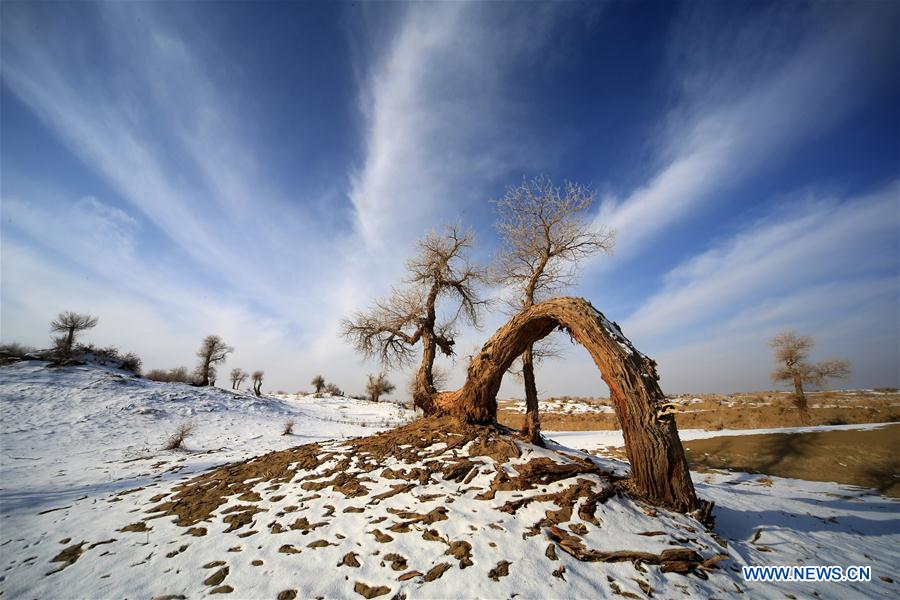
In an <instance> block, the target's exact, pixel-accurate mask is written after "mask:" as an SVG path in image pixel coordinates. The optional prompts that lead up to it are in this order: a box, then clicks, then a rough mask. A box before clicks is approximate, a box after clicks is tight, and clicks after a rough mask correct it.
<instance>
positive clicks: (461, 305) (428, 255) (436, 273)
mask: <svg viewBox="0 0 900 600" xmlns="http://www.w3.org/2000/svg"><path fill="white" fill-rule="evenodd" d="M472 242H473V236H472V234H471V233H463V232H461V231H460V229H459V227H457V226H454V227H449V228H448V229H447V230H446V231H445V232H444V234H443V235H440V234H437V233H430V234H428V235H427V236H425V238H423V239H421V240H419V242H418V247H419V253H418V255H416V256H414V257H413V258H412V259H410V260H409V262H407V266H406V269H407V272H408V277H407V280H406V283H407V284H408V285H407V287H405V288H403V289H395V290H394V291H393V292H392V293H391V295H390V296H389V297H388V298H387V299H384V300H379V301H377V302H375V304H374V306H373V307H372V308H371V309H370V310H369V311H368V312H364V313H356V314H355V315H353V318H351V319H348V320H344V321H343V322H342V323H341V327H342V334H343V335H344V337H346V338H347V339H348V340H350V341H351V342H352V343H353V345H354V346H355V347H356V349H357V351H359V352H360V353H362V354H363V355H365V356H368V357H374V358H378V359H379V360H380V361H381V364H382V366H383V367H385V368H386V367H390V366H392V365H394V364H407V363H408V362H409V361H411V360H412V358H413V355H414V354H413V348H414V347H415V345H416V344H418V343H419V342H421V343H422V360H421V363H420V365H419V371H418V373H417V375H416V392H415V394H414V396H413V399H414V402H415V405H416V406H417V407H419V408H420V409H422V411H424V412H425V413H426V414H431V413H433V412H434V411H435V410H436V407H435V406H434V395H435V393H436V389H435V386H434V375H433V367H434V359H435V357H436V356H437V352H438V350H440V351H441V352H442V353H443V354H444V355H446V356H452V355H453V346H454V344H455V339H454V338H455V337H456V331H455V327H456V325H457V322H458V321H459V320H460V319H462V320H464V321H466V322H468V323H469V324H471V325H474V326H476V327H477V326H478V324H479V317H480V314H481V312H482V309H483V308H485V307H486V306H487V305H488V304H489V301H488V300H485V299H482V298H481V296H480V295H479V292H478V286H479V285H480V284H481V283H484V282H485V281H486V279H487V273H486V272H485V270H484V269H482V268H479V267H477V266H474V265H472V264H471V263H470V262H469V260H468V257H467V252H468V249H469V248H470V247H471V246H472ZM441 299H447V300H452V301H454V303H455V304H456V305H457V306H456V308H455V309H454V310H450V311H448V313H447V317H446V318H444V319H442V320H439V319H438V303H439V300H441Z"/></svg>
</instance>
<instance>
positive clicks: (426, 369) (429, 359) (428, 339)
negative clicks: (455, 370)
mask: <svg viewBox="0 0 900 600" xmlns="http://www.w3.org/2000/svg"><path fill="white" fill-rule="evenodd" d="M436 346H437V345H436V344H435V340H434V336H433V335H432V333H431V332H430V331H427V330H425V331H422V362H421V363H420V364H419V372H418V373H416V391H415V393H414V394H413V403H414V404H415V406H416V408H420V409H422V412H424V413H425V414H426V415H431V414H434V412H435V410H436V408H435V405H434V394H435V389H434V374H433V369H434V358H435V353H436Z"/></svg>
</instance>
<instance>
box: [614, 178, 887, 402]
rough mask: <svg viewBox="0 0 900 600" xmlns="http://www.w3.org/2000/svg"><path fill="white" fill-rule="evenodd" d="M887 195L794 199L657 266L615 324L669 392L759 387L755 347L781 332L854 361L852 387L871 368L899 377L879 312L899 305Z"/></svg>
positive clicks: (761, 374)
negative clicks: (810, 338) (650, 290)
mask: <svg viewBox="0 0 900 600" xmlns="http://www.w3.org/2000/svg"><path fill="white" fill-rule="evenodd" d="M898 194H900V182H892V183H891V184H889V185H888V186H887V187H885V188H883V189H881V190H879V191H877V192H874V193H872V194H870V195H866V196H861V197H856V198H849V199H842V200H841V201H838V200H837V199H834V198H824V199H815V198H810V199H807V200H805V201H798V200H794V201H793V202H791V203H789V204H786V205H784V206H782V207H780V208H778V209H776V210H774V211H773V212H772V213H771V214H769V215H768V216H766V217H765V218H763V219H761V220H760V221H758V222H756V223H754V224H752V225H750V226H748V227H746V228H745V229H744V230H742V231H740V232H738V233H736V234H735V235H733V236H731V237H728V238H726V239H724V240H720V241H719V242H717V243H715V244H714V245H713V246H712V247H710V248H709V249H708V250H706V251H704V252H702V253H700V254H698V255H696V256H693V257H691V258H690V259H688V260H686V261H684V262H683V263H681V264H679V265H678V266H676V267H675V268H674V269H672V270H671V271H669V273H668V274H667V275H666V276H665V278H664V281H665V283H664V285H663V288H662V290H661V291H660V292H658V293H656V294H654V295H652V296H651V297H649V298H648V299H647V300H646V301H644V302H643V303H642V304H641V305H640V306H639V307H638V308H637V310H635V311H634V313H633V314H632V315H631V316H630V317H629V318H628V319H626V320H625V321H624V323H623V327H624V329H625V331H626V332H627V333H628V335H629V336H630V337H631V338H632V339H634V340H636V341H638V342H640V343H641V344H643V346H642V347H645V348H649V349H652V351H653V353H654V354H656V355H657V357H658V358H661V359H662V360H661V364H664V365H665V369H664V371H663V373H664V375H667V376H668V380H669V382H670V383H671V384H672V385H673V386H674V387H675V389H679V390H694V391H703V389H711V390H721V389H723V388H726V389H732V390H734V389H741V387H742V386H751V387H756V388H759V387H764V386H765V384H766V379H765V377H766V375H767V371H766V366H767V365H768V363H769V362H770V360H769V356H768V347H767V346H766V342H767V340H768V338H770V337H771V336H773V335H774V334H775V333H777V332H778V330H780V329H782V328H799V329H802V330H804V332H805V333H809V334H813V335H815V336H816V337H818V338H819V340H820V342H822V344H821V348H820V351H822V352H824V353H835V354H842V353H846V352H848V350H852V355H851V356H849V358H851V359H852V360H854V362H856V363H858V364H860V365H863V367H862V369H861V370H860V372H858V373H857V374H856V375H855V380H856V381H859V382H865V381H871V380H872V377H873V373H875V372H876V371H877V372H879V373H880V375H879V376H880V378H881V379H882V380H885V381H882V383H883V384H884V385H891V384H892V381H891V379H893V380H896V379H897V378H898V376H900V375H898V368H897V365H898V364H900V355H898V352H900V350H898V348H897V346H896V330H897V329H896V325H897V314H896V311H894V314H893V316H891V311H890V307H891V305H894V306H896V303H897V301H898V298H900V282H898V281H897V279H896V273H897V269H898V268H900V264H898V258H897V252H898V249H900V248H898V236H897V232H898V230H900V208H898V205H897V197H898ZM885 318H893V320H894V323H893V325H894V326H893V327H892V324H891V323H886V322H885ZM886 332H887V333H886ZM862 340H869V341H870V342H871V344H870V345H869V347H868V348H866V347H865V345H864V344H859V343H857V342H860V341H862ZM879 340H880V341H879ZM872 344H876V345H878V346H879V347H880V348H881V351H880V352H878V353H874V354H873V353H872ZM873 360H874V361H875V362H876V363H877V365H878V368H877V369H876V368H874V365H873V364H871V363H872V361H873ZM867 363H868V364H867ZM891 365H893V367H892V366H891ZM713 373H718V375H716V376H713V375H710V374H713ZM691 381H695V382H697V383H695V384H694V385H693V386H691V385H690V382H691ZM701 382H702V383H701Z"/></svg>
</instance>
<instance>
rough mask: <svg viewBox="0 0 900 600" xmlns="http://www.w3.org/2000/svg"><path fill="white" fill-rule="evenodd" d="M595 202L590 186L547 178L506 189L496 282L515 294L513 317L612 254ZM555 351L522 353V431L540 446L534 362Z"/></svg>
mask: <svg viewBox="0 0 900 600" xmlns="http://www.w3.org/2000/svg"><path fill="white" fill-rule="evenodd" d="M593 200H594V192H593V190H591V189H590V188H588V187H586V186H583V185H579V184H576V183H572V182H570V181H566V182H565V183H564V184H563V186H562V188H560V187H559V186H555V185H553V182H552V181H551V180H550V179H549V178H547V177H536V178H534V179H532V180H531V181H527V180H523V181H522V183H521V185H518V186H511V187H509V188H507V190H506V195H505V196H504V197H503V198H501V199H500V200H497V201H496V205H497V210H498V213H499V218H498V220H497V231H498V232H499V233H500V237H501V238H502V239H503V243H504V247H503V249H502V250H501V251H500V254H499V256H498V257H497V265H496V267H495V280H496V281H497V282H498V283H499V284H501V285H504V286H507V287H508V288H511V289H512V290H513V291H514V297H513V298H512V299H511V300H510V301H509V304H510V307H511V308H512V310H513V314H514V313H515V312H517V311H519V310H521V309H523V308H529V307H531V306H533V305H534V304H535V303H536V302H540V301H541V300H546V299H547V298H550V297H551V296H554V295H557V294H558V293H559V292H560V291H561V290H562V289H564V288H566V287H568V286H570V285H572V284H573V283H574V282H575V277H576V268H577V266H578V262H579V261H581V260H583V259H585V258H587V257H589V256H592V255H594V254H597V253H598V252H610V251H612V247H613V244H614V243H615V234H614V233H613V232H612V231H610V230H608V229H605V228H603V227H595V226H593V225H592V224H591V222H590V220H589V216H588V214H587V212H588V210H589V209H590V207H591V203H592V202H593ZM553 355H554V351H553V349H552V347H549V346H547V345H546V344H543V345H541V346H540V347H538V348H535V347H534V346H528V347H527V348H526V349H525V351H524V352H523V353H522V357H521V360H522V372H521V374H522V379H523V380H524V383H525V424H524V426H523V429H522V433H523V434H524V435H525V436H526V437H527V438H528V439H529V440H530V441H531V442H534V443H539V442H540V439H541V434H540V420H539V418H538V395H537V384H536V383H535V379H534V363H535V359H536V358H540V357H543V356H553Z"/></svg>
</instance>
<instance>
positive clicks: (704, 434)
mask: <svg viewBox="0 0 900 600" xmlns="http://www.w3.org/2000/svg"><path fill="white" fill-rule="evenodd" d="M891 424H892V423H860V424H856V425H814V426H811V427H780V428H772V429H719V430H717V431H707V430H705V429H679V430H678V436H679V437H680V438H681V441H683V442H687V441H690V440H705V439H708V438H716V437H724V436H729V435H759V434H765V433H809V432H813V431H844V430H848V429H861V430H868V429H878V428H879V427H884V426H886V425H891ZM545 435H546V436H547V437H550V438H552V439H553V440H555V441H557V442H559V443H560V444H563V445H564V446H569V447H571V448H578V449H579V450H586V451H588V452H590V451H593V450H599V449H601V448H608V447H613V448H619V447H621V446H624V445H625V439H624V438H623V437H622V430H621V429H617V430H606V431H547V432H545Z"/></svg>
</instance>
